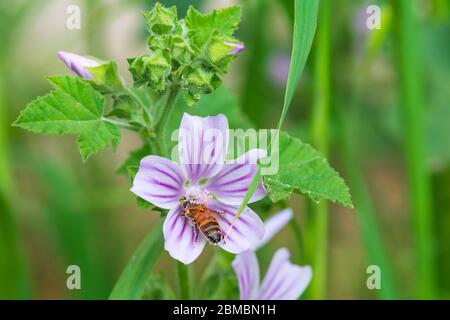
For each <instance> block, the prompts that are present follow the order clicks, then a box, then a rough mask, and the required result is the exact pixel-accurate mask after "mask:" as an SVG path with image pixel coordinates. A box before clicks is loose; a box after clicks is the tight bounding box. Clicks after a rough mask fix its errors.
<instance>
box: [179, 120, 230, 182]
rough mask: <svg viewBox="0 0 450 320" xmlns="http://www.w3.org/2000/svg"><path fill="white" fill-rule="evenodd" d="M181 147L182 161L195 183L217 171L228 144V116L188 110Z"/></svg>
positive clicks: (180, 139) (182, 132) (220, 166)
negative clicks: (189, 111)
mask: <svg viewBox="0 0 450 320" xmlns="http://www.w3.org/2000/svg"><path fill="white" fill-rule="evenodd" d="M178 148H179V154H180V163H181V165H182V167H183V170H185V172H186V176H187V177H188V178H189V179H190V180H191V182H192V183H196V182H197V181H199V180H200V179H202V178H210V177H212V176H214V175H216V174H217V173H218V172H219V171H220V170H221V168H222V165H223V163H224V161H225V156H226V153H227V148H228V120H227V118H226V117H225V116H224V115H222V114H219V115H217V116H213V117H204V118H203V117H197V116H191V115H189V114H187V113H185V114H184V115H183V119H182V120H181V125H180V131H179V141H178Z"/></svg>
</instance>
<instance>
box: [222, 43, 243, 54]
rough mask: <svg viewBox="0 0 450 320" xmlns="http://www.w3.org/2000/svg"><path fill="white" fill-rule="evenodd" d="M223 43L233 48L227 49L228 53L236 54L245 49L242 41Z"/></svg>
mask: <svg viewBox="0 0 450 320" xmlns="http://www.w3.org/2000/svg"><path fill="white" fill-rule="evenodd" d="M225 43H226V44H227V45H229V46H231V47H233V49H231V50H230V51H228V53H229V54H238V53H241V52H242V51H244V50H245V46H244V44H243V43H233V42H225Z"/></svg>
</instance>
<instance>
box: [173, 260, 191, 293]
mask: <svg viewBox="0 0 450 320" xmlns="http://www.w3.org/2000/svg"><path fill="white" fill-rule="evenodd" d="M176 264H177V274H178V286H179V289H180V290H179V295H180V299H181V300H189V299H190V298H191V290H190V288H191V286H190V273H189V269H188V266H187V265H185V264H184V263H182V262H180V261H177V262H176Z"/></svg>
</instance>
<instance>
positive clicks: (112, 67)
mask: <svg viewBox="0 0 450 320" xmlns="http://www.w3.org/2000/svg"><path fill="white" fill-rule="evenodd" d="M86 69H88V70H89V72H90V73H91V74H92V75H93V76H94V79H93V80H90V83H91V84H92V85H93V86H94V88H96V89H97V90H99V91H100V92H102V93H112V92H114V91H115V90H117V89H120V88H121V87H122V82H121V81H120V77H119V74H118V72H117V64H116V63H115V62H114V61H105V62H103V63H101V64H100V65H98V66H96V67H86Z"/></svg>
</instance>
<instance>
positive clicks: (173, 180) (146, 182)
mask: <svg viewBox="0 0 450 320" xmlns="http://www.w3.org/2000/svg"><path fill="white" fill-rule="evenodd" d="M184 181H185V178H184V174H183V172H182V171H181V169H180V167H179V165H178V164H176V163H175V162H172V161H170V160H167V159H165V158H161V157H158V156H148V157H145V158H143V159H142V160H141V163H140V166H139V170H138V172H137V174H136V177H135V178H134V181H133V187H132V188H131V191H132V192H133V193H135V194H136V195H138V196H139V197H141V198H143V199H145V200H147V201H148V202H150V203H152V204H154V205H155V206H158V207H160V208H164V209H171V208H173V207H175V206H177V205H178V204H179V200H180V198H181V197H183V195H184V188H183V183H184Z"/></svg>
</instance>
